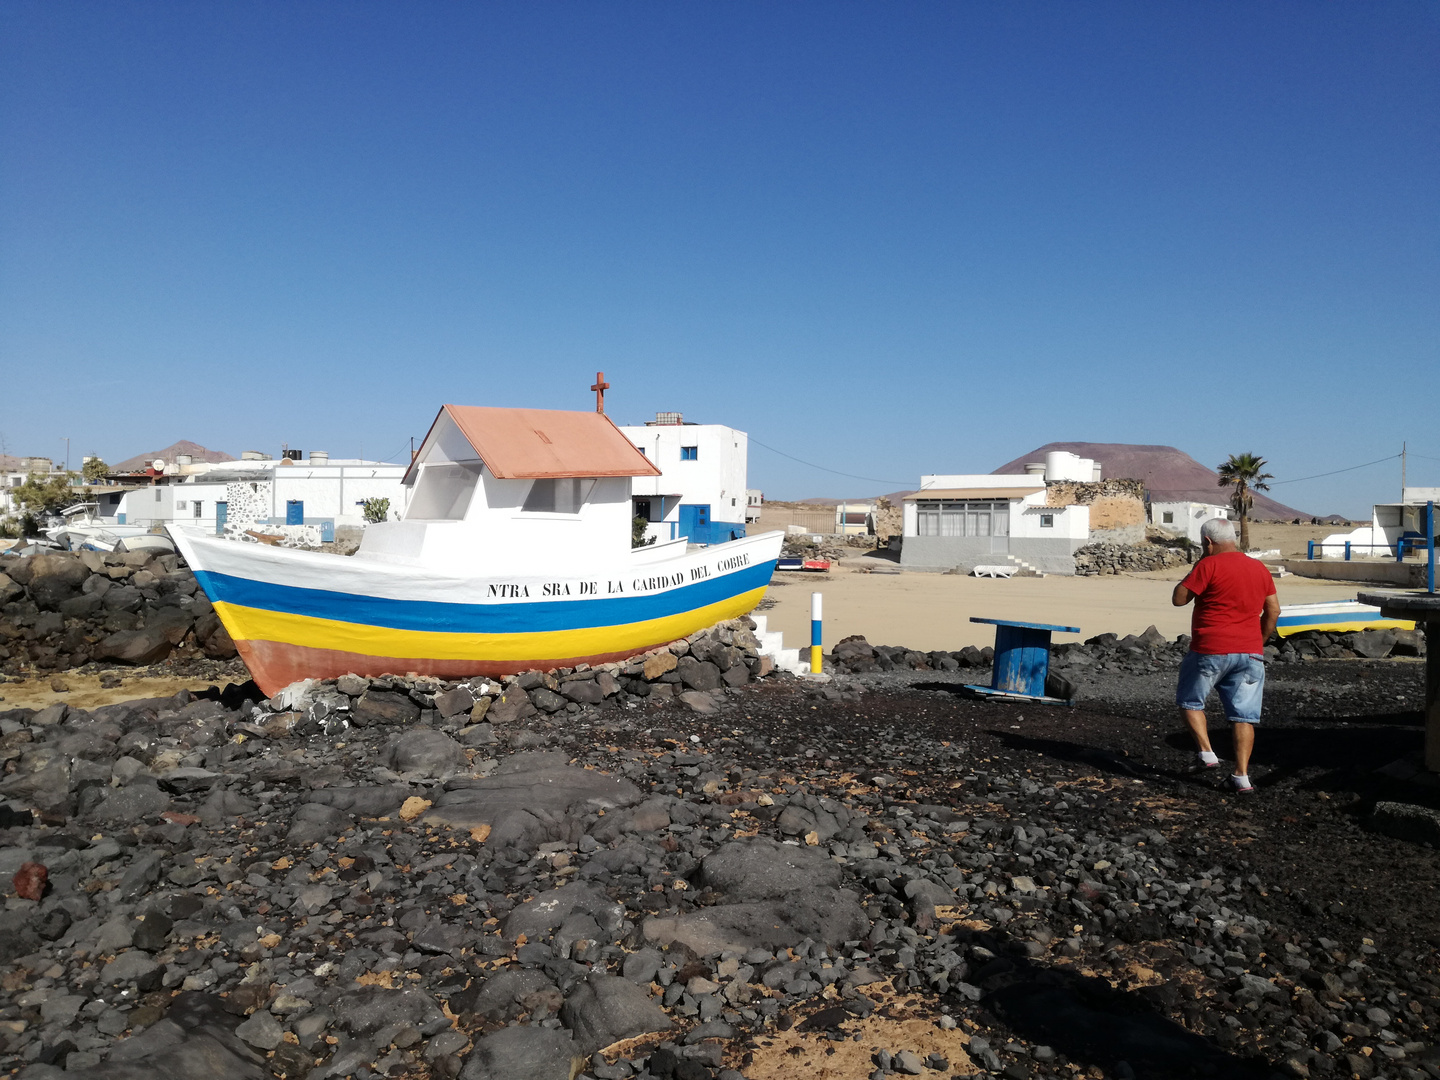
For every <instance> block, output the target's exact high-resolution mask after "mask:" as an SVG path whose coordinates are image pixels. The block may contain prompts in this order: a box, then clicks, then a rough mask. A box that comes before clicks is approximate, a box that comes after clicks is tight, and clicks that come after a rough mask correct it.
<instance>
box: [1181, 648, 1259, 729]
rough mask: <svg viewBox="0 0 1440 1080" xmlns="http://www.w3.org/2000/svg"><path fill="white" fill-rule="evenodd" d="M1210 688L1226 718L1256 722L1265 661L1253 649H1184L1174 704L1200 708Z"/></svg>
mask: <svg viewBox="0 0 1440 1080" xmlns="http://www.w3.org/2000/svg"><path fill="white" fill-rule="evenodd" d="M1211 690H1218V691H1219V692H1220V704H1221V705H1223V706H1224V707H1225V719H1227V720H1229V721H1231V722H1232V723H1235V722H1237V721H1238V722H1240V723H1244V724H1258V723H1259V722H1260V699H1261V697H1262V695H1263V694H1264V692H1265V665H1264V663H1262V662H1261V660H1260V657H1258V656H1255V655H1254V654H1252V653H1218V654H1214V655H1211V654H1206V653H1194V652H1187V653H1186V654H1185V659H1184V660H1182V661H1181V662H1180V683H1179V685H1178V686H1176V688H1175V704H1176V705H1178V706H1180V708H1182V709H1197V710H1202V711H1203V710H1204V708H1205V699H1206V698H1207V697H1209V696H1210V691H1211Z"/></svg>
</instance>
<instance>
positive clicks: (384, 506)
mask: <svg viewBox="0 0 1440 1080" xmlns="http://www.w3.org/2000/svg"><path fill="white" fill-rule="evenodd" d="M364 507H365V521H366V523H367V524H370V525H376V524H379V523H380V522H382V521H388V520H389V519H390V500H389V499H366V500H365V503H364Z"/></svg>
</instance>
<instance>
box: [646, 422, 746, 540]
mask: <svg viewBox="0 0 1440 1080" xmlns="http://www.w3.org/2000/svg"><path fill="white" fill-rule="evenodd" d="M620 430H621V431H622V432H624V434H625V437H626V438H628V439H629V440H630V441H631V442H632V443H634V444H635V445H636V446H637V447H638V448H639V450H640V452H641V453H642V454H644V455H645V456H646V457H647V458H649V459H650V460H651V461H652V462H653V463H654V464H655V465H656V466H658V467H659V469H660V475H659V476H653V477H651V476H639V477H636V478H635V481H634V484H633V485H632V487H631V492H630V496H631V500H632V502H633V504H634V513H635V516H637V517H643V518H644V519H645V520H646V521H648V522H649V523H650V528H649V529H648V530H647V533H646V535H647V537H653V538H655V539H658V540H674V539H676V538H677V537H681V536H687V537H689V538H690V542H691V543H692V544H718V543H722V542H724V541H726V540H732V539H736V538H738V537H741V536H744V535H745V522H746V520H747V517H748V512H749V507H750V492H749V491H748V490H747V489H746V487H745V474H746V467H747V460H748V457H749V447H750V438H749V436H748V435H746V434H745V432H743V431H736V430H735V429H734V428H730V427H725V426H724V425H723V424H687V423H685V422H684V421H683V419H682V418H681V416H680V414H679V413H659V414H657V415H656V417H655V419H654V420H653V421H651V422H650V423H647V424H644V425H641V426H639V427H635V426H626V427H621V428H620ZM758 516H759V514H758V507H757V513H756V517H758Z"/></svg>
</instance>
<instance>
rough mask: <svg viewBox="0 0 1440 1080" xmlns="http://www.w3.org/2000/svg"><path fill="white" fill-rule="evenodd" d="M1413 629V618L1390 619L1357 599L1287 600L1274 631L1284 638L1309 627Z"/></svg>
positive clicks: (1332, 630) (1329, 629)
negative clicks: (1316, 602) (1305, 601)
mask: <svg viewBox="0 0 1440 1080" xmlns="http://www.w3.org/2000/svg"><path fill="white" fill-rule="evenodd" d="M1385 629H1395V630H1414V629H1415V624H1414V622H1407V621H1406V620H1404V619H1387V618H1386V617H1385V616H1384V615H1382V614H1381V612H1380V609H1379V608H1378V607H1371V606H1370V605H1368V604H1362V603H1360V602H1359V601H1358V600H1337V601H1332V602H1330V603H1323V604H1286V605H1284V606H1283V607H1281V609H1280V621H1279V623H1278V625H1277V626H1276V627H1275V632H1276V633H1277V634H1279V635H1280V636H1281V637H1282V638H1283V637H1289V636H1290V635H1291V634H1299V633H1301V632H1303V631H1306V630H1324V631H1326V632H1328V633H1332V634H1341V633H1348V632H1350V631H1353V630H1385Z"/></svg>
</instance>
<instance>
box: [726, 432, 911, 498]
mask: <svg viewBox="0 0 1440 1080" xmlns="http://www.w3.org/2000/svg"><path fill="white" fill-rule="evenodd" d="M750 441H751V442H752V443H754V444H755V445H756V446H762V447H764V448H765V449H766V450H769V451H770V452H771V453H772V454H779V455H780V456H781V457H783V458H789V459H790V460H791V461H798V462H799V463H800V464H801V465H808V466H809V467H810V468H812V469H819V470H820V471H821V472H828V473H834V474H835V475H836V476H844V477H848V478H849V479H851V480H864V481H866V482H867V483H871V484H894V485H895V486H896V487H904V486H905V481H904V480H880V479H877V478H876V477H873V476H856V475H855V474H854V473H848V472H841V471H840V470H838V469H827V468H826V467H825V466H824V465H816V464H815V463H814V462H813V461H806V460H804V459H803V458H798V457H796V456H795V455H794V454H787V453H785V451H784V450H776V449H775V447H773V446H766V445H765V444H764V443H763V442H761V441H760V440H759V439H757V438H755V436H754V435H751V436H750Z"/></svg>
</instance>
